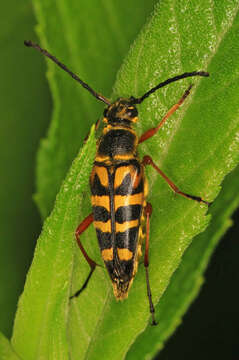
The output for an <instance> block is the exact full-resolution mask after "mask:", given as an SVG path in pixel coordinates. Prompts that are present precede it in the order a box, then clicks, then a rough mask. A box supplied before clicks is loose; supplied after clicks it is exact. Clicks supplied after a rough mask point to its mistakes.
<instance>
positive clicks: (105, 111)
mask: <svg viewBox="0 0 239 360" xmlns="http://www.w3.org/2000/svg"><path fill="white" fill-rule="evenodd" d="M103 115H104V117H106V116H107V109H105V110H104V113H103Z"/></svg>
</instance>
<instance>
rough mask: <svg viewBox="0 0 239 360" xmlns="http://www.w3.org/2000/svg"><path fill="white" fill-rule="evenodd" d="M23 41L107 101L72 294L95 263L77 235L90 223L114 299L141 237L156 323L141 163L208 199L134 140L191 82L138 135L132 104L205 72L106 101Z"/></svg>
mask: <svg viewBox="0 0 239 360" xmlns="http://www.w3.org/2000/svg"><path fill="white" fill-rule="evenodd" d="M24 43H25V45H26V46H29V47H33V48H35V49H37V50H38V51H40V52H41V53H42V54H43V55H45V56H47V57H48V58H50V59H51V60H52V61H54V62H55V63H56V64H57V65H58V66H59V67H61V68H62V69H63V70H65V71H66V72H67V73H68V74H70V75H71V76H72V77H73V79H75V80H76V81H78V82H79V83H80V84H81V85H82V86H83V87H84V88H85V89H86V90H88V91H89V92H90V93H91V94H92V95H93V96H94V97H95V98H96V99H98V100H100V101H102V102H104V103H105V104H106V105H107V107H106V108H105V110H104V113H103V122H104V129H103V132H102V135H101V137H100V138H99V140H98V143H97V149H96V156H95V161H94V165H93V168H92V172H91V175H90V188H91V203H92V213H91V214H90V215H88V216H87V217H86V218H85V219H84V220H83V221H82V222H81V223H80V225H79V226H78V227H77V229H76V232H75V236H76V241H77V243H78V246H79V248H80V250H81V252H82V254H83V256H84V258H85V259H86V261H87V262H88V264H89V266H90V268H91V270H90V273H89V275H88V277H87V279H86V280H85V282H84V284H83V286H82V287H81V289H80V290H78V291H77V292H76V293H75V294H74V295H72V296H71V298H74V297H77V296H79V294H80V293H81V292H82V291H83V290H84V289H85V288H86V286H87V284H88V282H89V280H90V278H91V276H92V274H93V272H94V270H95V268H96V266H97V265H98V264H97V263H96V262H95V261H94V260H93V259H91V258H90V257H89V256H88V254H87V252H86V251H85V249H84V247H83V245H82V243H81V240H80V235H81V234H82V233H83V232H84V231H85V230H86V229H87V228H88V227H89V225H90V224H92V223H93V224H94V227H95V230H96V235H97V238H98V243H99V248H100V251H101V255H102V258H103V261H104V264H105V267H106V269H107V270H108V273H109V276H110V279H111V282H112V285H113V291H114V295H115V297H116V299H117V300H123V299H125V298H127V296H128V292H129V289H130V287H131V285H132V282H133V279H134V277H135V275H136V272H137V268H138V262H139V258H140V257H141V254H142V249H141V247H142V242H143V241H144V240H145V252H144V267H145V273H146V285H147V296H148V299H149V308H150V313H151V315H152V325H156V324H157V323H156V320H155V308H154V305H153V301H152V293H151V289H150V282H149V273H148V266H149V231H150V216H151V214H152V206H151V204H150V203H149V202H147V194H148V183H147V179H146V176H145V167H146V166H147V165H150V166H152V167H153V168H154V169H155V170H156V171H157V172H158V173H159V174H160V175H161V176H162V177H163V178H164V180H165V181H166V182H167V183H168V185H169V186H170V187H171V189H172V190H173V191H174V192H175V193H177V194H180V195H182V196H184V197H186V198H188V199H192V200H195V201H198V202H202V203H204V204H206V205H209V202H207V201H205V200H203V199H202V198H201V197H198V196H194V195H190V194H187V193H185V192H182V191H181V190H180V189H179V188H178V187H177V186H176V185H175V184H174V183H173V182H172V181H171V180H170V179H169V178H168V177H167V176H166V175H165V174H164V173H163V172H162V170H161V169H160V168H159V167H158V166H157V165H156V164H155V163H154V161H153V160H152V158H151V157H150V156H148V155H146V156H144V158H143V160H142V161H141V160H140V159H139V157H138V153H137V147H138V145H139V144H140V143H143V142H144V141H146V140H148V139H149V138H151V137H152V136H154V135H155V134H156V133H157V132H158V130H159V129H160V128H161V127H162V126H163V124H164V123H165V121H166V120H167V119H168V118H169V117H170V116H171V115H172V114H173V113H174V112H175V111H176V110H177V109H178V108H179V107H180V106H181V105H182V103H183V102H184V101H185V99H186V98H187V96H188V95H189V93H190V90H191V88H192V85H190V86H189V87H188V89H187V90H186V91H185V92H184V94H183V96H182V97H181V98H180V99H179V101H178V102H177V103H176V104H175V105H173V106H172V107H171V108H170V109H169V111H168V112H167V113H166V115H165V116H164V117H163V119H162V120H161V121H160V123H159V124H158V125H157V126H156V127H155V128H151V129H149V130H148V131H146V132H145V133H143V134H142V135H141V137H139V138H138V136H137V135H136V132H135V130H134V125H135V124H136V123H137V121H138V110H137V105H139V104H141V103H142V102H143V101H144V100H145V99H146V98H148V97H149V96H150V95H151V94H153V93H154V92H155V91H157V90H158V89H160V88H162V87H164V86H166V85H168V84H170V83H172V82H175V81H178V80H181V79H184V78H188V77H193V76H202V77H207V76H209V73H207V72H205V71H193V72H188V73H183V74H181V75H177V76H174V77H172V78H169V79H167V80H166V81H164V82H161V83H159V84H158V85H157V86H155V87H153V88H152V89H150V90H149V91H147V92H146V93H145V94H143V95H142V96H141V97H139V98H135V97H133V96H131V97H129V98H118V99H117V100H115V101H114V102H111V101H110V100H109V99H107V98H106V97H104V96H103V95H101V94H99V93H97V92H96V91H94V90H93V89H92V88H91V87H90V86H89V85H88V84H86V83H85V82H84V81H82V80H81V79H80V78H79V77H78V76H77V75H76V74H74V73H73V72H71V71H70V70H69V69H68V68H67V67H66V66H65V65H64V64H63V63H61V62H60V61H59V60H58V59H57V58H56V57H54V56H53V55H51V54H50V53H49V52H48V51H47V50H45V49H42V48H41V47H40V46H39V45H38V44H35V43H33V42H31V41H25V42H24ZM97 126H98V123H97Z"/></svg>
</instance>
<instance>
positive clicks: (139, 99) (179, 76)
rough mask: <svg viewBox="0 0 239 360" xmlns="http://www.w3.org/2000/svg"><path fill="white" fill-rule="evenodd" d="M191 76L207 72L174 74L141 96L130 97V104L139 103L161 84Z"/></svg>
mask: <svg viewBox="0 0 239 360" xmlns="http://www.w3.org/2000/svg"><path fill="white" fill-rule="evenodd" d="M192 76H206V77H207V76H209V73H208V72H205V71H193V72H190V73H184V74H181V75H177V76H174V77H172V78H170V79H167V80H165V81H163V82H161V83H160V84H158V85H157V86H155V87H153V88H152V89H150V90H149V91H147V92H146V93H145V94H144V95H143V96H141V97H140V98H134V97H132V104H141V102H142V101H144V100H145V99H146V98H147V97H148V96H150V95H151V94H153V93H154V92H155V91H156V90H158V89H160V88H162V87H163V86H166V85H168V84H170V83H172V82H174V81H178V80H181V79H184V78H187V77H192Z"/></svg>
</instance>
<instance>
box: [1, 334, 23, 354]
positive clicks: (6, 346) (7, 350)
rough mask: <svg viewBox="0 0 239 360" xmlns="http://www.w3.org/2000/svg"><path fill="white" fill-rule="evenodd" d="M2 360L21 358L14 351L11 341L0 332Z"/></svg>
mask: <svg viewBox="0 0 239 360" xmlns="http://www.w3.org/2000/svg"><path fill="white" fill-rule="evenodd" d="M0 359H1V360H19V359H20V358H19V357H18V356H17V355H16V353H15V352H14V351H13V349H12V347H11V344H10V342H9V340H8V339H7V338H6V337H5V336H4V335H3V334H2V333H1V332H0Z"/></svg>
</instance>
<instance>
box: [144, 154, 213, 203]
mask: <svg viewBox="0 0 239 360" xmlns="http://www.w3.org/2000/svg"><path fill="white" fill-rule="evenodd" d="M142 164H143V165H144V166H146V165H151V166H152V167H153V168H154V169H155V170H156V171H157V172H158V173H159V174H160V175H161V176H162V177H163V178H164V180H165V181H166V182H167V183H168V185H169V186H170V187H171V189H172V190H173V191H174V192H175V193H176V194H179V195H182V196H184V197H185V198H188V199H192V200H196V201H198V202H202V203H204V204H206V205H208V206H210V205H211V203H210V202H208V201H205V200H203V199H202V198H201V197H200V196H194V195H190V194H187V193H185V192H183V191H181V190H180V189H179V188H178V187H177V186H176V185H175V184H174V183H173V182H172V181H171V180H170V179H169V178H168V177H167V175H165V174H164V173H163V172H162V170H161V169H160V168H159V167H158V166H157V165H156V164H155V163H154V162H153V160H152V158H151V157H150V156H148V155H145V156H144V158H143V161H142Z"/></svg>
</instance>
